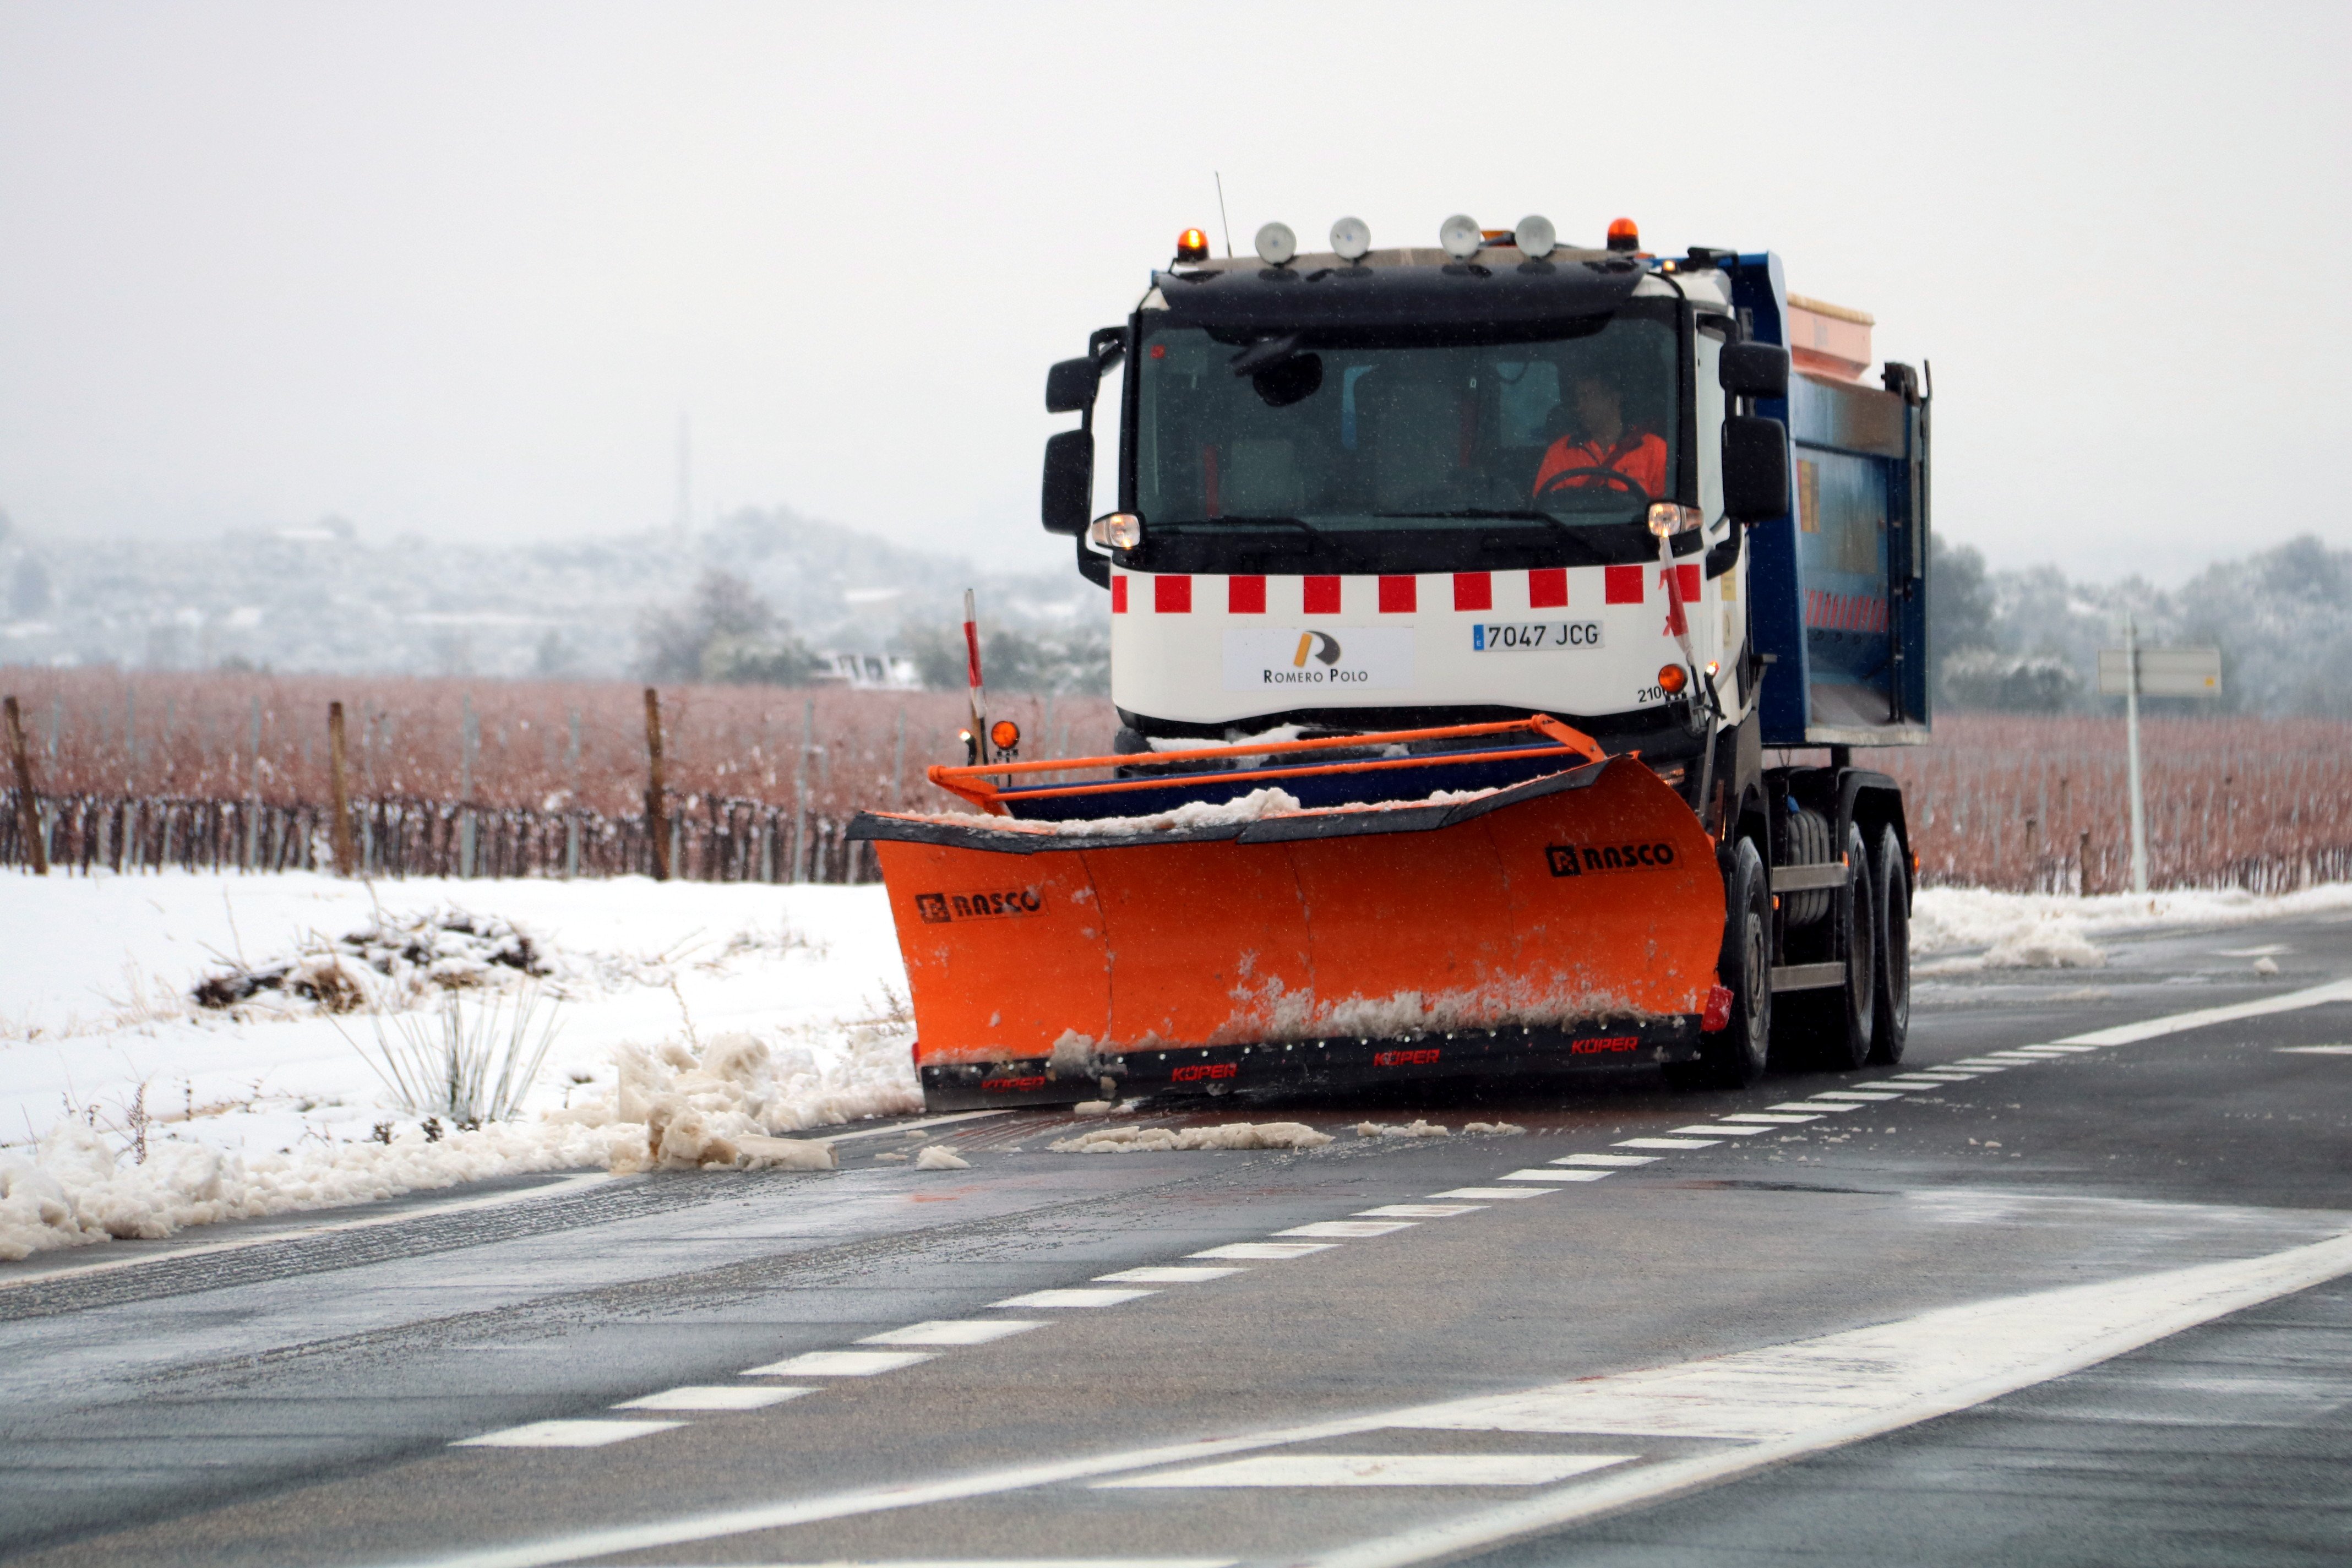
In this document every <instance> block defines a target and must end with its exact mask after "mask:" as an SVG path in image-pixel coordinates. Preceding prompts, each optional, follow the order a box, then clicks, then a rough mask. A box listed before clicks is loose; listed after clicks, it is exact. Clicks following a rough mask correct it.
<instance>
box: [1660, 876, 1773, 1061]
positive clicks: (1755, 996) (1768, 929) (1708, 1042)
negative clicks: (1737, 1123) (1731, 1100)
mask: <svg viewBox="0 0 2352 1568" xmlns="http://www.w3.org/2000/svg"><path fill="white" fill-rule="evenodd" d="M1723 892H1724V899H1723V910H1724V920H1723V952H1722V956H1721V957H1719V958H1718V959H1717V961H1716V975H1717V980H1718V981H1719V983H1720V984H1723V985H1724V986H1725V987H1726V988H1727V989H1728V990H1729V991H1730V993H1731V1022H1730V1023H1729V1024H1727V1025H1726V1026H1724V1027H1722V1028H1721V1029H1718V1030H1717V1031H1716V1032H1715V1033H1714V1034H1712V1035H1705V1036H1701V1037H1700V1039H1699V1059H1698V1060H1697V1061H1696V1062H1690V1063H1686V1064H1685V1065H1683V1066H1681V1067H1676V1068H1669V1069H1667V1076H1668V1078H1669V1079H1670V1080H1671V1081H1672V1082H1673V1083H1674V1085H1675V1087H1676V1088H1677V1089H1744V1088H1746V1087H1747V1086H1748V1085H1749V1084H1751V1083H1754V1082H1755V1081H1756V1080H1757V1079H1759V1078H1761V1077H1763V1076H1764V1061H1765V1058H1766V1057H1767V1055H1768V1054H1769V1052H1770V1049H1771V1040H1772V893H1771V888H1770V884H1769V881H1768V880H1767V879H1766V877H1765V874H1764V858H1763V857H1762V856H1760V855H1759V854H1758V853H1757V852H1756V846H1755V844H1754V842H1753V841H1752V840H1749V839H1746V838H1743V839H1741V840H1740V841H1739V844H1738V847H1737V848H1735V849H1734V850H1733V851H1732V852H1731V870H1730V873H1729V874H1728V875H1727V876H1726V877H1725V879H1724V889H1723Z"/></svg>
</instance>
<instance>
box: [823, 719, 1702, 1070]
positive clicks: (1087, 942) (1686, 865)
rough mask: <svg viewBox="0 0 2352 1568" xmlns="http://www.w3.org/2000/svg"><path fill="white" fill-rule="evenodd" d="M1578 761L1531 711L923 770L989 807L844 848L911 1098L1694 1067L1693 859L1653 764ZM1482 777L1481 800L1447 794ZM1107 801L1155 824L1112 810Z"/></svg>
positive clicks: (1588, 752)
mask: <svg viewBox="0 0 2352 1568" xmlns="http://www.w3.org/2000/svg"><path fill="white" fill-rule="evenodd" d="M1406 737H1411V738H1410V739H1408V738H1406ZM1433 738H1434V743H1437V744H1441V745H1443V746H1444V748H1445V749H1444V750H1437V751H1415V750H1413V748H1414V747H1415V746H1426V745H1430V744H1432V743H1433ZM1318 753H1320V754H1318ZM1253 754H1256V755H1263V756H1265V758H1266V761H1265V764H1264V765H1262V766H1260V767H1257V768H1249V769H1233V768H1232V767H1231V763H1232V762H1233V761H1234V759H1235V758H1237V757H1245V756H1249V755H1253ZM1600 755H1601V753H1600V751H1599V748H1598V747H1597V746H1595V745H1594V744H1593V743H1592V742H1590V741H1589V740H1587V739H1586V738H1585V737H1583V736H1581V735H1580V734H1578V733H1577V732H1576V731H1573V730H1569V729H1567V727H1566V726H1563V725H1559V724H1556V723H1554V722H1552V721H1549V720H1530V721H1521V722H1518V723H1515V724H1508V725H1480V726H1463V727H1459V728H1456V729H1453V730H1448V731H1410V732H1400V733H1399V734H1391V735H1370V736H1356V737H1350V738H1348V739H1347V740H1345V741H1343V742H1287V743H1283V744H1281V745H1280V746H1278V747H1276V746H1269V747H1265V748H1259V749H1256V751H1255V752H1251V751H1247V750H1242V751H1236V750H1233V749H1224V748H1218V749H1215V750H1213V751H1203V752H1174V753H1167V752H1163V753H1160V754H1158V755H1157V756H1155V757H1153V758H1151V759H1150V763H1152V764H1153V765H1155V766H1160V767H1166V766H1175V767H1181V766H1184V765H1186V764H1188V763H1194V762H1204V763H1205V762H1216V763H1222V764H1224V769H1225V771H1219V772H1211V773H1197V774H1191V775H1180V776H1175V777H1171V776H1168V775H1167V774H1164V773H1154V774H1149V775H1146V776H1144V777H1125V778H1120V777H1114V778H1112V779H1111V780H1108V781H1107V782H1098V783H1095V784H1057V785H1051V786H1046V787H1044V788H1035V789H1032V790H1027V791H1023V790H1019V789H1018V788H1013V789H1006V788H1002V787H1000V786H998V785H996V784H992V783H990V782H989V780H990V779H992V778H1003V777H1005V776H1006V775H1008V774H1012V775H1013V776H1015V777H1018V776H1022V775H1023V774H1024V773H1033V774H1034V773H1060V772H1073V771H1078V770H1085V769H1106V770H1108V769H1117V768H1118V767H1120V766H1121V765H1126V766H1128V767H1129V768H1132V766H1133V765H1134V764H1135V763H1137V761H1138V759H1136V758H1132V757H1125V758H1094V759H1083V760H1078V761H1072V762H1057V763H1014V764H996V765H992V766H989V767H986V768H956V769H947V768H935V769H933V770H932V771H931V772H932V777H933V779H934V781H935V782H937V783H940V784H942V785H944V786H946V787H948V788H950V789H953V790H955V791H956V793H958V794H960V795H964V796H965V797H966V798H967V799H970V800H971V801H973V802H974V804H977V805H982V806H983V807H984V808H987V809H988V810H989V811H990V813H991V815H987V816H967V815H960V814H942V815H936V816H915V815H889V816H862V817H860V818H859V820H858V822H857V824H856V826H855V827H854V828H853V830H852V833H853V837H862V838H869V839H872V840H875V841H876V850H877V855H878V857H879V858H880V861H881V867H882V874H883V879H884V881H885V882H886V883H887V886H888V891H889V898H890V908H891V913H892V916H893V918H894V920H895V921H896V922H897V926H898V942H899V946H900V949H901V951H902V952H903V953H904V956H905V958H906V963H907V971H908V980H909V983H910V984H911V986H912V991H913V1003H914V1010H915V1021H916V1026H917V1032H918V1035H919V1045H918V1046H917V1047H916V1063H917V1066H918V1068H919V1070H920V1072H921V1076H922V1079H923V1085H924V1091H925V1096H926V1099H927V1100H928V1102H929V1104H931V1105H932V1106H934V1107H937V1108H943V1109H944V1108H951V1107H965V1106H972V1105H1002V1104H1006V1103H1018V1102H1024V1101H1029V1102H1042V1103H1054V1102H1067V1101H1072V1100H1092V1099H1097V1098H1100V1097H1101V1096H1102V1095H1103V1094H1104V1093H1105V1092H1106V1090H1107V1089H1110V1090H1115V1091H1116V1092H1118V1093H1121V1094H1126V1095H1135V1094H1139V1093H1145V1092H1152V1091H1158V1090H1164V1089H1208V1090H1211V1091H1215V1090H1220V1089H1235V1088H1249V1087H1281V1086H1284V1085H1290V1086H1297V1087H1313V1086H1318V1085H1337V1084H1342V1083H1348V1082H1361V1081H1367V1080H1380V1079H1391V1078H1397V1077H1435V1076H1462V1075H1465V1074H1471V1075H1475V1074H1479V1073H1483V1072H1491V1071H1500V1070H1514V1069H1525V1068H1537V1069H1541V1068H1557V1067H1570V1066H1575V1067H1582V1066H1602V1065H1619V1066H1622V1065H1630V1064H1633V1063H1641V1064H1643V1065H1652V1064H1656V1063H1660V1062H1671V1061H1683V1060H1689V1059H1692V1058H1695V1057H1696V1055H1697V1047H1698V1043H1699V1034H1700V1026H1701V1016H1702V1015H1703V1014H1704V1013H1705V1012H1706V1009H1707V1007H1708V1004H1709V997H1710V993H1711V992H1713V991H1714V990H1715V989H1716V961H1717V952H1718V950H1719V948H1720V945H1721V942H1722V933H1723V919H1724V914H1723V884H1722V879H1721V876H1720V874H1719V872H1718V871H1717V866H1716V858H1715V853H1714V842H1713V840H1712V839H1711V838H1710V837H1708V835H1707V833H1706V829H1705V828H1704V827H1703V826H1701V824H1700V823H1699V821H1698V819H1697V817H1696V816H1694V815H1693V814H1692V812H1691V810H1690V808H1689V807H1688V806H1687V805H1685V804H1684V802H1683V800H1682V798H1681V796H1679V795H1676V794H1675V791H1674V790H1673V789H1672V788H1670V787H1669V786H1668V785H1667V784H1665V783H1664V782H1663V781H1662V780H1660V779H1659V777H1658V776H1657V775H1656V774H1655V773H1653V772H1652V771H1651V770H1650V769H1649V768H1648V767H1647V766H1646V765H1644V764H1643V763H1641V762H1640V761H1639V760H1637V759H1634V758H1631V757H1620V758H1613V759H1602V760H1597V761H1589V760H1587V759H1592V758H1599V757H1600ZM1514 775H1516V776H1514ZM1480 779H1486V780H1489V781H1492V780H1496V779H1500V780H1502V781H1504V782H1501V783H1489V784H1487V785H1486V787H1472V788H1468V789H1464V788H1461V787H1459V784H1461V783H1463V782H1469V783H1471V784H1474V785H1475V784H1476V781H1478V780H1480ZM1276 792H1279V793H1276ZM1351 792H1352V793H1353V794H1354V795H1355V797H1356V798H1355V799H1353V800H1339V801H1338V802H1337V803H1336V804H1330V805H1308V804H1306V803H1305V801H1304V800H1303V799H1302V798H1301V797H1302V796H1306V797H1314V796H1318V795H1319V796H1322V797H1324V798H1327V799H1328V798H1330V797H1332V796H1334V795H1348V794H1349V793H1351ZM1367 794H1374V795H1386V796H1388V797H1389V798H1385V799H1381V798H1375V799H1372V800H1370V801H1367V800H1365V799H1364V798H1363V797H1364V795H1367ZM1171 802H1172V803H1174V804H1171ZM1130 804H1132V805H1138V806H1145V807H1151V808H1154V809H1153V810H1151V811H1150V812H1138V813H1136V814H1135V815H1129V816H1116V817H1113V816H1106V815H1105V813H1106V812H1108V811H1110V810H1124V809H1125V808H1126V806H1127V805H1130ZM1033 813H1034V814H1036V815H1034V816H1033V815H1031V814H1033ZM1047 814H1051V815H1047ZM1024 818H1026V820H1024Z"/></svg>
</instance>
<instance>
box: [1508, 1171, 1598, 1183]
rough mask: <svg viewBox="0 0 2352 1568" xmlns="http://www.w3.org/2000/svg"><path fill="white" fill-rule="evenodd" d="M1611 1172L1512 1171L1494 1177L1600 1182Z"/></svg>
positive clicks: (1520, 1179)
mask: <svg viewBox="0 0 2352 1568" xmlns="http://www.w3.org/2000/svg"><path fill="white" fill-rule="evenodd" d="M1611 1174H1612V1173H1611V1172H1608V1171H1552V1170H1534V1171H1513V1172H1511V1173H1508V1174H1507V1175H1501V1176H1497V1177H1496V1178H1495V1179H1496V1181H1498V1182H1600V1181H1606V1180H1607V1179H1608V1178H1609V1177H1610V1175H1611Z"/></svg>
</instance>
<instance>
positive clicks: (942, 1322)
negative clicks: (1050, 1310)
mask: <svg viewBox="0 0 2352 1568" xmlns="http://www.w3.org/2000/svg"><path fill="white" fill-rule="evenodd" d="M1044 1327H1045V1324H1044V1323H1042V1322H1024V1321H1022V1320H1020V1319H1019V1318H940V1319H934V1320H932V1321H930V1322H928V1323H909V1324H908V1325H907V1326H906V1327H905V1328H903V1329H890V1330H887V1331H884V1332H882V1333H878V1334H867V1335H866V1337H865V1338H864V1339H862V1340H859V1341H858V1343H859V1344H861V1345H984V1344H989V1343H992V1342H994V1341H997V1340H1002V1339H1009V1338H1011V1337H1012V1336H1013V1335H1014V1334H1025V1333H1027V1332H1028V1331H1030V1330H1032V1329H1042V1328H1044Z"/></svg>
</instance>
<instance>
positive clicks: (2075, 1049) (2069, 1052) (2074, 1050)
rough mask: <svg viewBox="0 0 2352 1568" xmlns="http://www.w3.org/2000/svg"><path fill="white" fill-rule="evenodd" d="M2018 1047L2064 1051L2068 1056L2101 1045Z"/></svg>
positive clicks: (2028, 1049)
mask: <svg viewBox="0 0 2352 1568" xmlns="http://www.w3.org/2000/svg"><path fill="white" fill-rule="evenodd" d="M2017 1048H2018V1049H2019V1050H2021V1051H2063V1052H2064V1053H2065V1054H2066V1055H2068V1056H2082V1055H2084V1054H2085V1053H2087V1052H2091V1051H2095V1050H2097V1049H2098V1048H2099V1047H2096V1046H2020V1047H2017Z"/></svg>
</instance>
